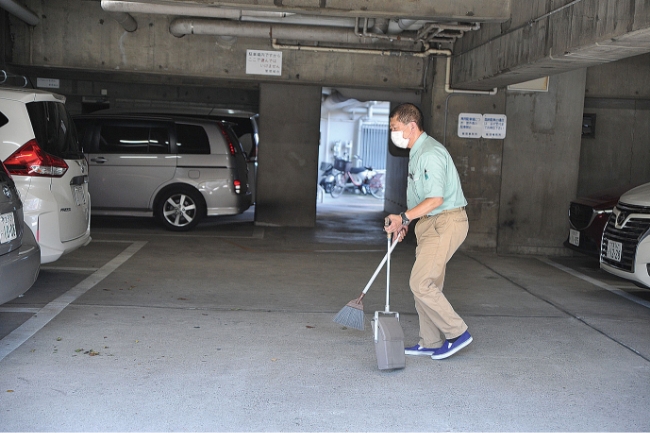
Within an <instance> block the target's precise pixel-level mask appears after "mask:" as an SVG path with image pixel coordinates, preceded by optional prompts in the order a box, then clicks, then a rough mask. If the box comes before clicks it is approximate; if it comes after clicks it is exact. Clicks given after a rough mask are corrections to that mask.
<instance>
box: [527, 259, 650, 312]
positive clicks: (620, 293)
mask: <svg viewBox="0 0 650 433" xmlns="http://www.w3.org/2000/svg"><path fill="white" fill-rule="evenodd" d="M538 259H539V260H540V261H542V262H544V263H546V264H547V265H551V266H553V267H555V268H557V269H559V270H561V271H564V272H566V273H567V274H571V275H573V276H574V277H577V278H580V279H581V280H584V281H587V282H588V283H591V284H593V285H595V286H598V287H600V288H601V289H605V290H607V291H609V292H611V293H613V294H615V295H618V296H621V297H623V298H625V299H627V300H628V301H632V302H635V303H637V304H639V305H643V306H644V307H646V308H650V302H648V301H646V300H644V299H641V298H638V297H636V296H634V295H631V294H629V293H627V292H626V291H625V290H621V289H619V288H617V287H614V286H610V285H609V284H607V283H603V282H602V281H600V280H597V279H595V278H592V277H589V276H587V275H585V274H583V273H580V272H578V271H576V270H573V269H571V268H568V267H566V266H564V265H561V264H559V263H555V262H554V261H551V260H549V259H547V258H541V257H539V258H538Z"/></svg>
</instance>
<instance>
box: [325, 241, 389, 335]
mask: <svg viewBox="0 0 650 433" xmlns="http://www.w3.org/2000/svg"><path fill="white" fill-rule="evenodd" d="M388 236H389V237H390V235H388ZM399 238H400V237H399V236H398V237H397V239H395V241H394V242H393V244H392V245H391V246H390V248H389V250H388V252H387V253H386V255H385V256H384V258H383V259H382V261H381V263H379V266H377V269H376V270H375V273H374V274H372V277H370V281H368V284H366V287H365V288H364V289H363V291H362V292H361V296H359V297H358V298H357V299H353V300H351V301H350V302H348V303H347V304H346V305H345V307H343V308H341V311H339V312H338V314H337V315H336V316H335V317H334V321H335V322H336V323H339V324H341V325H343V326H347V327H348V328H353V329H358V330H359V331H363V329H364V325H365V320H364V315H363V302H361V300H362V299H363V297H364V296H366V293H367V292H368V289H370V286H371V285H372V283H373V282H374V281H375V278H377V274H379V271H380V270H381V268H382V267H383V266H384V263H386V260H387V259H388V255H389V254H390V253H391V252H392V251H393V249H394V248H395V245H397V242H398V241H399Z"/></svg>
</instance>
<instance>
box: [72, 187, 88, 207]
mask: <svg viewBox="0 0 650 433" xmlns="http://www.w3.org/2000/svg"><path fill="white" fill-rule="evenodd" d="M72 195H73V196H74V201H75V203H76V204H77V206H81V205H84V204H86V193H85V192H84V187H83V186H81V185H75V186H74V187H73V188H72Z"/></svg>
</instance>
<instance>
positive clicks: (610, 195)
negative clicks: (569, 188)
mask: <svg viewBox="0 0 650 433" xmlns="http://www.w3.org/2000/svg"><path fill="white" fill-rule="evenodd" d="M636 186H638V183H633V184H627V185H623V186H618V187H614V188H608V189H605V190H602V191H598V192H597V193H593V194H590V195H587V196H582V197H577V198H575V199H573V200H571V201H572V202H573V203H578V204H582V205H585V206H589V207H591V208H593V209H595V210H604V209H612V208H613V207H614V206H616V203H618V200H619V198H620V197H621V195H622V194H624V193H625V192H627V191H629V190H630V189H632V188H634V187H636Z"/></svg>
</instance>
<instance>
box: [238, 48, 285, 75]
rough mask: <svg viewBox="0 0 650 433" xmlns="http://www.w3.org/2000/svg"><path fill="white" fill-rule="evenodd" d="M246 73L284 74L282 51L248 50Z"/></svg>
mask: <svg viewBox="0 0 650 433" xmlns="http://www.w3.org/2000/svg"><path fill="white" fill-rule="evenodd" d="M246 73H247V74H254V75H282V51H260V50H246Z"/></svg>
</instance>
